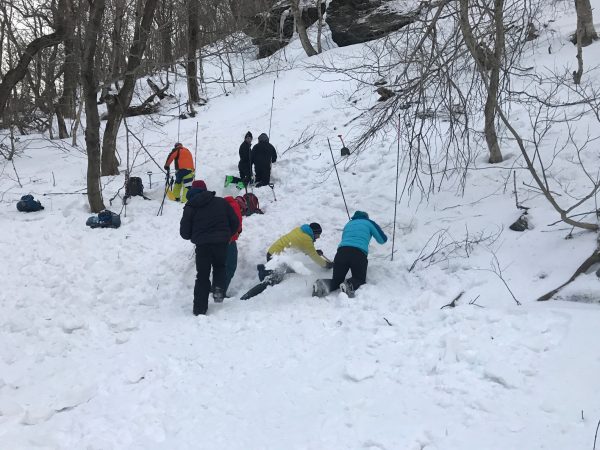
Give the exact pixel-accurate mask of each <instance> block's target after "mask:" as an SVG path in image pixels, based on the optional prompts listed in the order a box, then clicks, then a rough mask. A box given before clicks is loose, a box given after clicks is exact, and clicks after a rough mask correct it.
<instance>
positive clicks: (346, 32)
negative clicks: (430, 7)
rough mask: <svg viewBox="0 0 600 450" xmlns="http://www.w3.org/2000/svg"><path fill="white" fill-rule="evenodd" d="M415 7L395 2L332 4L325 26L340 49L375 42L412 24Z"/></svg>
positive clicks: (361, 0) (359, 0)
mask: <svg viewBox="0 0 600 450" xmlns="http://www.w3.org/2000/svg"><path fill="white" fill-rule="evenodd" d="M418 10H419V5H418V3H416V2H413V1H410V0H409V1H406V2H398V0H332V1H331V2H330V3H329V7H328V8H327V18H326V22H327V25H329V28H330V29H331V37H332V39H333V41H334V42H335V43H336V44H337V45H339V46H340V47H344V46H346V45H352V44H359V43H361V42H367V41H371V40H373V39H378V38H381V37H384V36H386V35H388V34H389V33H392V32H394V31H397V30H399V29H400V28H402V27H404V26H406V25H408V24H410V23H412V22H413V21H414V18H415V16H416V14H418Z"/></svg>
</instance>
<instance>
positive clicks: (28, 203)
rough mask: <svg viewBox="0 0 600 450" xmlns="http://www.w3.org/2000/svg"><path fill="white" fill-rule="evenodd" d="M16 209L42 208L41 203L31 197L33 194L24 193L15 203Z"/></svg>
mask: <svg viewBox="0 0 600 450" xmlns="http://www.w3.org/2000/svg"><path fill="white" fill-rule="evenodd" d="M17 209H18V210H19V211H21V212H35V211H41V210H42V209H44V207H43V206H42V204H41V203H40V202H39V201H37V200H34V199H33V195H29V194H28V195H24V196H23V197H21V200H19V202H18V203H17Z"/></svg>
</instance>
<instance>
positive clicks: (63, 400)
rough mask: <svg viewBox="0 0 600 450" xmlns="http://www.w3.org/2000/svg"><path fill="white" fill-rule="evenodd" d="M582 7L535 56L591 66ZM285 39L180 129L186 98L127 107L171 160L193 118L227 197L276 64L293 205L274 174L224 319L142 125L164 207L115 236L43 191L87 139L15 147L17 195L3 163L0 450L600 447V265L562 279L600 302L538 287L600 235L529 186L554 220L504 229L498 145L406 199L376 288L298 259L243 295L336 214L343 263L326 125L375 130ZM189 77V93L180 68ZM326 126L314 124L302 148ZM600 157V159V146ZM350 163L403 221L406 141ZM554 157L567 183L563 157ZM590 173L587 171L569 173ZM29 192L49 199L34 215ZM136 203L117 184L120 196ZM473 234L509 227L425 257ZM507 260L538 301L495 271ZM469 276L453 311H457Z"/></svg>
mask: <svg viewBox="0 0 600 450" xmlns="http://www.w3.org/2000/svg"><path fill="white" fill-rule="evenodd" d="M574 23H575V20H574V16H573V14H572V13H569V14H565V15H564V16H563V17H561V19H560V22H555V23H553V24H552V26H551V27H550V29H549V30H547V32H546V33H545V34H544V36H543V38H542V39H541V40H540V41H539V42H538V43H537V44H533V45H534V46H535V45H538V46H539V48H538V50H539V51H537V52H534V50H533V49H532V61H534V60H535V61H536V64H539V65H549V66H551V65H553V64H554V65H558V66H562V65H565V64H569V65H570V67H573V66H574V65H575V63H576V61H575V57H574V56H575V51H574V49H573V47H572V46H571V45H570V44H568V43H567V38H568V34H569V32H570V31H572V29H574ZM548 42H550V44H551V45H552V46H553V48H554V53H553V54H551V55H548V53H547V51H546V46H547V44H548ZM598 45H600V44H598V43H597V44H594V45H593V46H591V47H588V48H586V49H585V54H586V55H589V56H586V57H589V59H590V60H591V61H592V62H593V60H594V58H595V59H596V62H599V61H598V60H600V55H598ZM540 49H541V50H540ZM361 50H362V46H353V47H349V48H344V49H332V50H330V51H329V52H327V57H328V58H334V59H335V58H337V61H338V63H339V64H342V63H343V61H344V60H345V58H346V57H347V55H350V54H355V55H356V54H360V52H361ZM282 55H283V56H282V58H281V61H280V62H278V63H277V70H272V71H271V73H270V74H268V75H264V76H262V77H258V78H255V79H253V80H252V81H250V82H249V83H248V84H247V85H244V84H237V85H236V86H235V87H232V86H227V89H228V95H223V92H222V91H220V92H219V91H217V89H216V88H214V89H213V88H211V89H212V90H211V91H210V97H211V99H210V101H209V103H208V105H207V106H205V107H203V108H201V110H200V112H199V114H198V116H197V118H196V119H188V120H184V121H181V122H180V124H179V125H180V136H179V138H178V137H177V130H178V123H177V120H176V118H174V116H175V115H176V112H177V106H176V104H175V102H173V103H171V105H170V106H169V107H168V108H165V110H164V112H163V115H161V116H158V117H155V118H154V120H150V119H149V118H130V119H129V120H128V123H129V125H130V127H131V128H132V130H134V131H135V133H136V134H137V135H138V136H139V137H140V139H142V140H143V142H144V144H145V146H146V147H147V149H148V150H149V151H150V152H151V153H152V155H153V156H154V157H155V158H156V159H157V160H158V161H159V164H161V165H162V162H163V161H164V158H166V155H167V153H168V151H169V149H170V148H171V146H172V145H173V143H174V142H175V141H176V140H179V141H181V142H183V143H184V144H185V145H187V146H188V147H189V148H191V149H194V147H195V145H194V141H195V130H196V124H198V127H199V134H198V146H197V158H198V170H197V178H202V179H204V180H206V182H207V184H208V186H209V188H212V189H214V190H216V191H217V192H218V193H220V194H222V193H223V189H222V188H221V186H222V183H223V178H224V175H226V174H236V173H237V149H238V146H239V144H240V143H241V141H242V139H243V135H244V134H245V132H246V131H247V130H251V131H252V132H253V134H254V136H255V137H256V136H258V134H259V133H261V132H267V131H268V128H269V112H270V106H271V97H272V91H273V81H274V80H275V81H276V84H275V99H274V109H273V121H272V130H271V142H272V143H273V144H274V145H275V146H276V148H277V149H278V151H279V154H280V159H279V160H278V161H277V163H276V164H275V165H274V168H273V181H274V182H275V183H276V187H275V194H276V195H277V201H275V200H274V197H273V195H272V192H270V190H269V189H268V188H261V189H257V190H256V193H257V195H258V196H259V198H260V201H261V205H262V207H263V209H264V211H265V214H264V215H262V216H260V215H255V216H252V217H250V218H247V219H246V220H245V221H244V232H243V233H242V235H241V237H240V240H239V255H240V256H239V258H240V259H239V263H238V271H237V273H236V276H235V278H234V280H233V282H232V285H231V289H230V290H231V294H232V295H233V297H232V298H230V299H227V300H226V301H225V302H224V303H223V304H214V303H211V304H210V306H209V315H208V316H206V317H194V316H193V315H192V314H191V308H192V289H193V283H194V277H195V268H194V260H193V246H192V245H191V244H190V243H189V242H187V241H184V240H182V239H181V238H180V237H179V233H178V227H179V219H180V217H181V212H182V207H181V205H179V204H176V203H172V202H168V201H167V203H166V204H165V207H164V214H163V215H162V216H157V215H156V213H157V210H158V206H159V204H160V201H161V199H162V193H163V183H164V182H163V179H162V176H161V175H160V174H159V173H158V172H159V170H158V168H157V167H156V166H155V165H154V164H153V163H152V161H151V160H150V158H149V157H148V156H147V155H146V154H145V152H144V151H141V150H140V146H139V144H138V143H137V142H136V141H135V140H130V146H131V148H132V154H135V153H137V158H136V160H135V164H134V169H133V173H132V175H134V176H141V177H142V178H143V180H144V184H145V186H146V194H147V195H148V196H149V197H150V198H151V200H150V201H146V200H143V199H141V198H139V197H136V198H134V199H132V200H131V202H130V203H129V205H128V207H127V210H126V217H124V216H123V218H122V221H123V225H122V227H121V228H120V229H118V230H91V229H89V228H87V227H86V226H85V220H86V219H87V217H88V216H89V215H90V214H89V212H88V207H87V200H86V197H85V196H84V195H80V194H73V195H46V196H44V194H47V193H52V192H74V191H77V190H79V191H80V192H81V191H84V190H85V174H86V158H85V154H84V153H82V151H81V148H79V149H76V148H71V147H70V144H69V142H64V143H61V145H58V144H57V143H56V142H50V141H48V140H45V139H42V138H41V137H40V136H37V137H28V138H27V139H23V140H22V141H20V143H19V145H20V146H21V147H22V148H24V151H23V153H22V154H21V155H19V158H18V159H17V160H16V162H15V164H16V168H17V171H18V173H19V176H20V180H21V182H22V183H23V185H24V187H23V188H22V189H21V188H19V186H18V183H17V182H16V177H15V175H14V172H13V169H12V166H11V165H10V164H6V163H3V164H4V166H3V167H2V169H1V172H0V192H2V194H1V198H0V199H1V201H2V202H1V203H0V230H1V233H0V245H1V247H0V248H1V249H2V254H3V259H2V264H1V265H0V269H1V272H2V284H1V289H0V302H1V303H0V305H1V312H2V319H1V321H0V342H1V345H0V449H102V450H104V449H199V448H202V449H232V450H233V449H236V450H237V449H359V448H364V449H407V450H423V449H428V450H432V449H440V450H441V449H444V450H447V449H479V450H481V449H503V450H505V449H555V450H564V449H583V448H592V444H593V438H594V432H595V429H596V423H597V421H598V419H600V389H599V388H598V380H599V378H598V377H599V375H600V351H599V349H598V323H599V320H600V312H599V311H598V305H597V302H598V299H599V297H600V296H599V295H598V293H599V288H600V284H599V283H600V282H599V280H598V279H597V278H596V277H595V275H594V274H590V275H584V276H581V277H580V280H578V281H577V282H575V283H573V285H572V286H571V287H569V288H568V289H567V290H565V294H563V296H562V298H563V299H564V300H567V299H570V298H586V299H588V300H589V301H591V302H596V304H581V303H574V302H569V301H560V300H558V301H552V302H545V303H536V302H535V299H536V298H537V297H538V296H539V295H541V294H543V293H545V292H547V291H548V290H550V289H552V288H554V287H556V286H557V285H559V284H561V283H562V282H564V281H565V280H566V279H568V278H569V276H570V275H571V274H572V272H573V271H574V270H575V268H576V267H577V266H578V265H579V264H580V263H581V262H582V261H583V260H584V259H585V258H586V257H587V256H589V254H590V253H591V251H592V249H593V248H594V245H595V236H594V235H593V234H591V233H585V232H577V231H576V232H574V233H573V235H574V237H573V239H568V240H567V239H565V236H566V235H567V233H568V232H569V229H568V228H567V227H565V226H563V225H560V224H559V225H555V226H552V227H549V226H547V224H549V223H552V222H554V221H556V220H558V218H557V217H556V213H555V212H554V211H553V210H552V209H551V207H550V206H549V205H548V204H547V203H546V202H545V200H544V199H543V198H540V196H538V195H534V194H532V193H530V192H529V193H528V192H527V191H525V190H523V191H522V192H521V201H522V202H524V203H527V204H528V205H529V206H530V207H531V210H530V216H531V220H532V221H533V223H534V224H535V225H536V226H535V228H534V229H531V230H528V231H526V232H525V233H514V232H511V231H509V230H508V229H507V225H509V224H510V223H511V222H512V221H514V220H515V219H516V218H517V217H518V215H519V212H518V211H517V210H516V209H515V207H514V198H513V196H512V194H511V190H512V189H511V187H510V183H509V186H508V187H505V184H506V177H507V172H508V171H507V170H502V169H499V168H497V167H496V166H495V167H494V168H490V167H489V166H488V165H487V164H485V151H484V150H485V149H482V154H481V156H480V158H479V159H478V167H479V168H480V169H481V170H474V171H472V172H471V173H470V175H469V179H468V181H469V187H468V189H467V191H466V192H465V194H464V196H462V197H459V196H457V195H456V192H455V191H456V189H455V187H452V186H449V187H448V188H447V189H448V190H443V191H442V192H440V193H438V194H436V195H435V196H433V197H431V198H430V200H429V201H428V202H427V201H425V200H424V199H420V198H414V197H413V198H412V199H408V198H406V197H405V198H403V200H402V202H401V204H400V205H399V214H398V219H397V234H396V254H395V258H394V261H390V256H391V242H388V244H386V245H384V246H379V245H376V244H373V245H372V246H371V253H370V256H369V283H368V284H367V285H365V286H364V287H361V289H360V290H359V291H358V292H357V296H356V298H354V299H349V298H348V297H346V295H345V294H343V293H336V294H332V295H330V296H329V297H327V298H325V299H319V300H317V299H315V298H312V297H311V296H310V293H311V284H312V282H313V281H314V279H316V278H319V277H324V276H326V275H327V272H326V271H325V270H322V269H319V268H317V267H316V266H315V265H314V264H313V263H312V262H310V260H308V259H306V258H304V257H303V256H298V255H286V256H284V259H286V260H287V261H292V262H293V264H294V265H295V267H296V268H297V269H298V274H296V275H292V276H290V277H289V278H288V279H286V280H285V281H284V282H283V283H282V284H280V285H278V286H275V287H271V288H269V289H267V290H266V291H265V292H264V293H263V294H261V295H260V296H259V297H256V298H255V299H253V300H251V301H247V302H242V301H239V300H238V298H239V296H241V295H242V294H243V293H244V292H245V291H246V290H247V289H249V288H250V287H251V286H252V285H253V284H255V283H256V281H257V278H256V270H255V266H256V264H258V263H262V262H264V255H265V252H266V249H267V248H268V246H269V245H270V244H271V243H272V242H273V241H274V240H275V239H276V238H277V237H278V236H279V235H280V234H282V233H285V232H288V231H289V230H291V229H292V228H293V227H295V226H298V225H300V224H302V223H307V222H311V221H318V222H320V223H321V224H322V226H323V229H324V232H323V235H322V238H321V239H320V240H319V241H318V246H319V247H320V248H322V249H323V251H324V252H325V254H326V255H328V256H329V257H333V255H334V254H335V249H336V246H337V244H338V242H339V239H340V232H341V229H342V227H343V225H344V224H345V222H346V220H347V216H346V211H345V208H344V203H343V201H342V198H341V195H340V194H339V189H338V187H337V178H336V177H335V174H334V173H333V172H332V164H331V155H330V153H329V149H328V144H327V140H326V138H330V139H331V144H332V146H333V149H334V152H335V154H336V158H338V154H339V147H340V146H341V144H340V142H339V140H338V139H337V136H336V135H337V134H344V138H345V139H346V140H348V141H350V139H351V137H352V134H353V133H356V130H355V129H352V130H350V129H345V128H344V127H343V124H344V123H346V122H347V121H348V120H350V119H351V118H352V117H354V115H355V114H356V113H355V111H352V110H349V109H347V108H343V107H342V102H340V101H339V100H338V97H336V93H338V92H341V91H343V90H345V89H346V88H347V83H348V82H347V81H346V80H341V79H339V77H334V76H332V75H322V76H321V78H320V80H315V76H314V74H311V73H310V72H308V71H307V70H306V69H305V68H303V64H304V63H305V62H306V61H305V58H304V57H303V56H302V49H301V47H300V44H299V42H298V41H297V40H294V41H293V42H292V44H291V45H290V46H289V47H288V48H287V49H285V51H284V52H282ZM544 55H545V56H544ZM536 58H537V59H536ZM538 59H539V61H538ZM246 64H247V67H246V69H247V70H250V69H252V67H258V65H259V64H264V62H261V63H255V64H254V66H252V65H248V62H246ZM207 73H208V74H209V75H211V74H212V75H214V76H218V75H219V73H220V69H219V68H218V67H213V68H212V72H211V69H210V67H207ZM177 88H178V89H179V90H180V92H182V93H185V86H184V85H183V84H182V79H180V81H179V83H178V84H177ZM219 89H220V88H219ZM183 95H185V94H183ZM140 96H141V97H143V94H140ZM376 98H377V96H376V95H375V93H373V95H372V96H371V97H369V98H363V99H362V100H361V101H363V102H364V103H369V102H371V103H372V102H374V101H375V100H376ZM593 123H594V122H591V121H590V124H593ZM521 126H526V121H525V120H524V119H523V120H521ZM596 126H597V125H596ZM307 128H308V129H309V131H310V132H311V133H314V134H315V138H314V139H313V140H312V141H311V142H310V143H308V144H306V145H303V146H299V147H296V148H293V149H290V150H289V151H288V152H286V153H284V151H285V149H286V148H288V146H289V145H290V144H292V143H294V142H296V141H297V140H298V139H299V137H300V135H301V133H302V132H303V130H305V129H307ZM121 131H122V133H121V138H120V141H119V147H120V149H121V157H124V155H125V150H124V149H125V145H126V141H125V130H124V129H122V130H121ZM79 142H80V144H82V143H83V138H82V137H80V138H79ZM549 145H551V144H549ZM511 152H512V155H511ZM505 153H507V154H508V155H509V157H508V158H507V160H506V161H505V163H503V164H502V167H509V168H510V167H513V166H516V167H521V166H522V161H521V160H520V159H515V158H516V155H517V150H516V149H512V150H509V151H506V152H505ZM589 158H590V161H592V162H593V161H595V164H596V167H597V164H598V157H597V153H596V154H592V155H589ZM339 168H340V178H341V182H342V185H343V186H344V193H345V196H346V199H347V202H348V205H349V208H350V210H351V212H352V211H354V210H356V209H362V210H365V211H368V212H369V213H370V215H371V217H372V218H373V219H375V220H376V221H377V222H379V223H380V224H381V226H382V227H383V229H384V230H385V231H386V233H388V235H389V236H390V237H391V235H392V229H393V209H394V179H395V173H396V159H395V142H394V136H393V135H391V134H390V135H389V136H388V137H387V138H386V139H384V140H383V141H382V142H380V143H376V144H373V145H372V147H371V148H370V149H369V151H368V153H364V155H363V157H361V158H360V159H359V160H358V161H357V162H356V163H355V164H348V163H342V164H340V166H339ZM148 170H152V171H153V172H154V177H153V184H152V188H150V187H149V185H148V178H147V176H146V171H148ZM555 170H556V171H557V172H563V173H564V174H565V176H566V177H567V178H568V177H569V174H570V173H571V172H570V171H571V170H572V165H571V164H570V162H569V160H568V157H567V156H564V157H563V156H562V155H561V156H560V157H559V158H558V159H557V160H556V162H555ZM520 173H521V174H522V175H520V176H521V177H523V179H524V181H527V179H526V176H525V174H524V172H523V171H521V172H520ZM573 173H574V172H573ZM585 181H587V180H582V179H581V178H571V179H570V182H571V183H572V189H575V190H577V189H583V186H584V185H585V184H584V183H585ZM580 182H581V183H580ZM578 183H579V184H578ZM122 184H123V177H122V176H120V177H106V178H105V179H103V185H104V198H105V202H106V204H107V207H108V206H109V205H108V199H109V198H110V197H112V196H113V195H114V193H115V192H116V191H117V190H118V189H119V188H120V187H121V186H122ZM26 193H33V194H34V195H35V196H36V197H38V198H40V199H41V200H42V202H43V204H44V205H45V207H46V209H45V210H44V211H43V212H40V213H31V214H22V213H19V212H17V211H16V208H15V202H16V201H17V200H18V199H19V197H20V196H21V195H23V194H26ZM120 206H121V205H120V201H119V199H118V198H117V200H116V203H114V205H113V206H112V207H111V208H112V210H113V211H117V212H118V211H119V210H120ZM467 230H468V233H469V235H470V236H475V235H478V234H483V235H485V236H495V240H493V242H492V241H491V240H488V241H486V242H485V243H484V244H482V245H475V246H472V247H470V248H469V249H468V252H465V249H460V248H458V249H455V250H454V252H452V253H449V255H448V256H447V257H441V258H439V260H438V261H437V263H436V264H428V263H427V262H419V263H417V264H416V265H415V266H414V268H413V270H411V271H409V269H410V268H411V266H412V265H413V262H414V261H415V260H416V259H417V258H418V257H419V256H420V255H421V256H423V255H426V254H428V253H429V252H431V251H433V245H434V244H435V242H437V238H438V236H441V237H443V238H445V239H446V241H445V242H449V241H448V239H449V236H452V237H453V238H454V239H455V240H456V241H463V240H464V239H465V235H466V233H467ZM496 235H497V236H496ZM432 237H433V238H432ZM486 244H487V245H486ZM494 255H495V257H496V258H497V260H498V262H499V263H500V266H501V267H502V269H503V277H504V278H505V280H506V281H507V283H508V285H509V286H510V288H511V290H512V291H513V292H514V295H515V296H516V297H517V298H518V299H519V300H520V301H521V302H522V303H523V304H522V306H517V305H516V304H515V302H514V300H513V299H512V297H511V294H510V293H509V292H508V290H507V289H506V288H505V286H504V284H503V283H502V281H501V280H500V279H499V277H498V276H497V275H496V274H494V273H493V271H492V270H491V269H490V268H491V265H490V264H491V263H492V262H493V261H494ZM463 291H464V294H463V296H462V297H461V299H460V300H459V301H458V304H457V307H455V308H444V309H440V308H441V307H442V306H443V305H445V304H447V303H449V302H450V301H451V300H452V299H453V298H455V297H456V296H457V295H458V294H459V293H460V292H463ZM470 302H475V303H476V304H470Z"/></svg>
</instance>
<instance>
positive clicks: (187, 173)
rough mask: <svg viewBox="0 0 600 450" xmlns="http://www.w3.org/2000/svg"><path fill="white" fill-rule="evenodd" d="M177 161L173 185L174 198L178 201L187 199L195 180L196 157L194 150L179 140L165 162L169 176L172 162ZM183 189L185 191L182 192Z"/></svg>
mask: <svg viewBox="0 0 600 450" xmlns="http://www.w3.org/2000/svg"><path fill="white" fill-rule="evenodd" d="M173 163H175V185H174V186H173V200H175V201H176V202H179V201H181V202H182V203H185V202H186V201H187V192H188V189H189V188H190V187H191V185H192V182H193V181H194V176H195V175H196V174H195V172H194V158H193V157H192V152H190V151H189V150H188V149H187V148H185V147H184V146H183V145H182V144H181V142H177V143H176V144H175V147H173V150H171V153H169V156H168V157H167V162H165V170H166V171H167V178H168V177H169V170H170V166H171V164H173ZM182 190H183V192H182Z"/></svg>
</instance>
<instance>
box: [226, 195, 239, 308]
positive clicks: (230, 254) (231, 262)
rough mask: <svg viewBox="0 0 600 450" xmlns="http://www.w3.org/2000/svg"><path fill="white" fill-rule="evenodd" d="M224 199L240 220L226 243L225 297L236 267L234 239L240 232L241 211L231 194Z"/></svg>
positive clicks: (236, 254)
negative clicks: (235, 230) (235, 231)
mask: <svg viewBox="0 0 600 450" xmlns="http://www.w3.org/2000/svg"><path fill="white" fill-rule="evenodd" d="M225 200H226V201H227V203H229V206H231V208H232V209H233V211H234V212H235V215H236V216H237V218H238V220H239V221H240V224H239V226H238V229H237V233H235V234H234V235H233V236H232V237H231V240H230V241H229V244H228V245H227V258H226V259H225V290H224V294H225V297H227V289H229V284H230V283H231V280H232V278H233V276H234V275H235V270H236V269H237V260H238V250H237V243H236V241H237V240H238V237H239V236H240V234H241V233H242V211H241V210H240V205H239V204H238V202H237V201H236V199H235V198H233V197H231V196H227V197H225Z"/></svg>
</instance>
